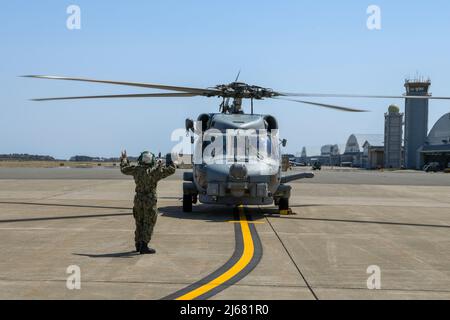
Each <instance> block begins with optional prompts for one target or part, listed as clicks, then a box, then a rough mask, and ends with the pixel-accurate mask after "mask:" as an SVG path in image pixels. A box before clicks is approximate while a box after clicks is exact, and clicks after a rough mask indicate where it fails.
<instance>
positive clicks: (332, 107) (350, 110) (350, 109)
mask: <svg viewBox="0 0 450 320" xmlns="http://www.w3.org/2000/svg"><path fill="white" fill-rule="evenodd" d="M273 99H277V100H286V101H292V102H298V103H304V104H310V105H313V106H317V107H323V108H330V109H335V110H340V111H347V112H368V110H363V109H355V108H349V107H341V106H337V105H333V104H326V103H318V102H311V101H304V100H296V99H287V98H278V97H274V98H273Z"/></svg>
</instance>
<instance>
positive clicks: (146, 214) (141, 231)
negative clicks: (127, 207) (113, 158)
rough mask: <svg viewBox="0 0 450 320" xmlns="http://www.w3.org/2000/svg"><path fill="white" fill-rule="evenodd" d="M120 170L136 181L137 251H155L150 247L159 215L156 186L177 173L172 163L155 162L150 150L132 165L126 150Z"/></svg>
mask: <svg viewBox="0 0 450 320" xmlns="http://www.w3.org/2000/svg"><path fill="white" fill-rule="evenodd" d="M120 170H121V171H122V173H123V174H126V175H131V176H133V178H134V181H135V183H136V189H135V190H136V195H135V196H134V206H133V216H134V219H135V221H136V231H135V233H134V240H135V244H136V251H138V252H139V253H141V254H148V253H155V252H156V251H155V250H154V249H152V248H149V247H148V243H149V242H150V240H151V238H152V234H153V228H154V227H155V224H156V219H157V216H158V208H157V206H156V203H157V194H156V187H157V184H158V181H159V180H161V179H164V178H166V177H168V176H170V175H172V174H174V173H175V167H174V166H173V164H172V163H167V164H166V166H164V165H163V164H162V163H161V161H158V162H155V156H154V155H153V154H151V153H150V152H148V151H144V152H142V154H141V155H140V157H139V158H138V165H131V164H130V162H129V160H128V158H127V153H126V151H123V152H122V155H121V157H120Z"/></svg>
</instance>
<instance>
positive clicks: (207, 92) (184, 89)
mask: <svg viewBox="0 0 450 320" xmlns="http://www.w3.org/2000/svg"><path fill="white" fill-rule="evenodd" d="M23 77H25V78H37V79H50V80H68V81H81V82H94V83H105V84H115V85H122V86H131V87H141V88H152V89H161V90H172V91H181V92H189V93H195V94H197V95H203V96H214V95H217V94H218V93H220V92H219V91H217V90H214V89H200V88H190V87H178V86H168V85H162V84H151V83H139V82H124V81H110V80H95V79H85V78H70V77H59V76H41V75H27V76H23Z"/></svg>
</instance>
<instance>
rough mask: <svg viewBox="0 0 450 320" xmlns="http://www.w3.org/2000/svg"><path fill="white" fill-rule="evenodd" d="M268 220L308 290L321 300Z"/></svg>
mask: <svg viewBox="0 0 450 320" xmlns="http://www.w3.org/2000/svg"><path fill="white" fill-rule="evenodd" d="M265 218H266V220H267V223H268V224H269V226H270V228H271V229H272V230H273V232H274V233H275V235H276V236H277V238H278V240H279V241H280V243H281V245H282V246H283V248H284V250H285V251H286V253H287V255H288V256H289V259H291V261H292V263H293V264H294V266H295V268H296V269H297V271H298V273H299V274H300V276H301V277H302V279H303V281H304V282H305V284H306V286H307V288H308V289H309V291H310V292H311V294H312V295H313V297H314V299H316V300H319V297H317V295H316V293H315V292H314V290H313V288H312V287H311V285H310V284H309V282H308V280H306V278H305V276H304V274H303V272H302V271H301V270H300V268H299V266H298V265H297V263H296V262H295V260H294V258H293V257H292V255H291V253H290V252H289V250H288V249H287V248H286V246H285V244H284V242H283V240H281V237H280V236H279V235H278V232H277V231H276V230H275V228H274V227H273V225H272V223H271V222H270V220H269V219H268V217H265Z"/></svg>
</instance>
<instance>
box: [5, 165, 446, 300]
mask: <svg viewBox="0 0 450 320" xmlns="http://www.w3.org/2000/svg"><path fill="white" fill-rule="evenodd" d="M292 186H293V192H292V198H291V207H292V210H293V211H294V212H295V213H296V215H293V216H279V215H278V214H277V210H276V208H275V207H270V206H269V207H261V208H258V207H253V208H248V209H247V212H249V213H250V214H249V216H250V218H251V219H252V220H253V221H250V223H252V224H253V225H254V226H255V228H256V231H257V233H258V235H259V238H260V240H261V244H262V257H261V260H260V261H259V263H258V264H257V265H256V266H255V268H254V269H253V270H252V271H251V272H250V273H248V274H246V275H245V277H243V278H242V279H240V280H239V281H238V282H236V283H234V284H233V285H230V286H228V287H227V288H226V289H224V290H223V291H220V292H219V293H217V294H216V295H214V296H213V297H211V299H252V300H253V299H450V176H449V175H445V174H424V173H421V172H418V173H416V172H384V173H379V172H365V171H356V172H353V171H349V172H335V171H331V170H325V171H322V172H320V173H318V175H317V178H316V179H315V180H314V179H313V180H307V181H300V182H295V183H293V184H292ZM158 191H159V194H158V195H159V197H158V206H159V208H160V216H159V218H158V223H157V226H156V228H155V234H154V239H153V240H152V242H151V245H152V246H153V247H155V248H156V250H157V254H155V255H144V256H141V255H138V254H136V253H134V252H133V251H132V250H133V247H134V243H133V232H134V221H133V218H132V216H131V209H132V205H133V204H132V199H133V192H134V182H133V181H132V180H131V179H130V178H127V177H122V176H121V175H120V173H119V172H118V171H117V169H100V168H93V169H60V168H56V169H26V170H24V169H9V170H6V169H0V255H1V257H2V259H0V299H81V298H82V299H161V298H163V297H166V296H168V295H170V294H172V293H174V292H176V291H178V290H180V289H182V288H185V287H187V286H189V285H190V284H193V283H195V282H197V281H198V280H200V279H202V278H204V277H206V276H208V275H209V274H211V273H212V272H214V271H215V270H217V269H219V268H220V267H222V266H223V265H224V264H226V262H227V261H228V260H229V259H230V257H231V256H232V254H233V252H234V251H235V245H236V243H235V242H236V239H235V228H234V226H235V223H239V222H236V218H235V216H234V215H233V209H232V208H227V207H213V206H205V205H197V206H194V212H192V213H183V212H182V211H181V208H180V207H181V200H180V198H181V172H178V173H177V174H176V175H175V176H173V177H171V178H170V179H168V180H166V181H163V182H162V183H161V184H160V186H159V190H158ZM71 265H76V266H79V267H80V270H81V289H80V290H69V289H67V287H66V281H67V278H68V277H69V274H68V273H67V272H66V271H67V268H68V267H69V266H71ZM370 266H377V267H379V270H380V272H381V278H380V285H381V288H380V289H379V290H369V289H368V287H367V280H368V278H369V276H370V274H368V273H367V269H368V268H369V267H370Z"/></svg>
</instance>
